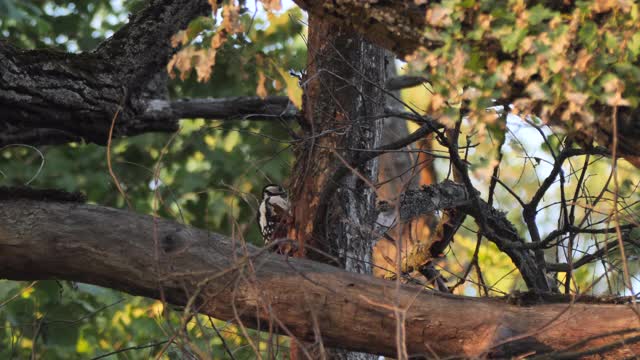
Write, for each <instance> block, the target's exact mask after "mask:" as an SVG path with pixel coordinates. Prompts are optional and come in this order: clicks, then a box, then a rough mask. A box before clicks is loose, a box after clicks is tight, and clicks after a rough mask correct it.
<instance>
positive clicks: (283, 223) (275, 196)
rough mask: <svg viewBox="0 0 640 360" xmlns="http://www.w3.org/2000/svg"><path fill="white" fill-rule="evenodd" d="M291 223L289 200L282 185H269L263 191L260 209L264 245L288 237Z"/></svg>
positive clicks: (259, 223)
mask: <svg viewBox="0 0 640 360" xmlns="http://www.w3.org/2000/svg"><path fill="white" fill-rule="evenodd" d="M290 221H291V213H290V205H289V199H288V197H287V193H286V191H285V190H284V189H283V188H282V186H280V185H276V184H269V185H267V186H265V187H264V188H263V189H262V202H261V203H260V207H259V208H258V225H259V226H260V232H261V233H262V238H263V239H264V244H265V245H269V243H270V242H272V241H275V240H278V239H284V238H286V237H287V227H288V225H289V223H290Z"/></svg>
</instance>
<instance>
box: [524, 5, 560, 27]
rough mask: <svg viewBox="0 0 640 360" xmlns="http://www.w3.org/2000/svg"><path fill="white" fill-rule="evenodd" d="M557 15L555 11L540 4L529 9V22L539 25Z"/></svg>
mask: <svg viewBox="0 0 640 360" xmlns="http://www.w3.org/2000/svg"><path fill="white" fill-rule="evenodd" d="M554 15H555V12H553V11H552V10H549V9H547V8H546V7H544V6H542V5H540V4H538V5H536V6H534V7H532V8H531V9H529V17H528V20H529V24H531V25H538V24H540V23H541V22H543V21H545V20H547V19H550V18H552V17H553V16H554Z"/></svg>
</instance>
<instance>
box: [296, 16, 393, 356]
mask: <svg viewBox="0 0 640 360" xmlns="http://www.w3.org/2000/svg"><path fill="white" fill-rule="evenodd" d="M308 48H309V49H308V54H309V55H308V67H307V75H306V77H305V79H304V83H303V88H304V105H303V112H304V119H303V124H302V125H303V127H304V128H305V138H306V141H305V142H304V144H303V145H302V146H300V147H299V148H298V149H297V153H296V157H297V158H296V163H295V165H294V169H293V174H294V175H293V176H294V178H293V181H292V184H291V188H292V194H293V209H294V210H293V213H294V226H293V228H292V231H291V234H290V235H291V236H293V237H294V238H295V239H297V241H298V244H299V248H298V256H308V257H312V258H314V259H317V260H321V261H325V262H330V263H331V262H332V260H330V258H329V257H327V256H324V255H321V254H320V252H318V251H315V250H314V249H319V250H321V251H323V252H325V253H328V254H329V255H331V257H333V258H334V259H337V260H338V262H339V265H340V266H342V267H344V268H345V269H346V270H349V271H353V272H358V273H371V254H372V248H373V243H374V241H375V240H376V239H375V238H374V236H373V233H372V232H373V225H374V222H375V218H376V213H375V202H376V194H375V189H374V188H373V186H372V185H373V184H375V183H376V182H377V175H378V166H377V161H370V162H368V163H366V164H363V165H361V166H358V167H357V168H355V169H352V171H350V172H349V174H348V175H347V176H345V177H344V178H343V179H341V180H340V181H339V183H338V184H337V185H338V189H337V191H335V192H334V193H333V194H332V196H331V199H326V200H325V201H330V202H329V204H330V205H329V207H328V208H329V211H328V212H327V217H326V218H323V219H322V221H320V222H318V223H317V224H314V222H316V220H317V216H316V215H317V214H316V213H317V211H318V205H319V204H320V202H321V199H320V197H321V193H322V190H323V189H325V187H326V186H327V184H328V183H329V182H330V181H331V180H330V179H331V177H332V175H333V174H334V172H335V170H336V169H337V168H339V167H341V166H344V165H345V164H346V163H351V162H352V161H353V159H354V158H355V156H356V155H357V154H358V150H362V149H372V148H375V147H376V146H378V143H379V142H380V134H381V132H380V127H381V123H380V121H379V119H378V118H379V116H380V114H382V113H383V111H384V99H385V96H384V91H383V90H382V88H383V85H384V82H385V80H386V65H387V64H386V60H387V59H386V57H385V54H386V51H385V50H383V49H382V48H379V47H377V46H375V45H372V44H370V43H368V42H367V41H365V40H364V39H363V38H362V37H361V36H359V35H357V34H355V33H354V32H352V31H350V30H348V29H346V28H342V27H339V26H336V25H335V24H329V23H326V22H323V21H321V20H319V19H317V18H316V17H315V16H313V15H310V19H309V43H308ZM318 226H322V229H318V228H316V227H318ZM318 230H321V231H318ZM319 233H321V234H323V235H322V236H318V234H319ZM372 331H373V329H372ZM312 350H314V349H312ZM329 353H330V357H331V358H334V359H335V358H338V359H369V358H375V357H372V356H370V355H367V354H355V353H347V352H342V351H339V350H332V351H330V352H329ZM292 357H296V351H293V352H292Z"/></svg>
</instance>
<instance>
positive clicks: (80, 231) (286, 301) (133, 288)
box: [0, 197, 640, 356]
mask: <svg viewBox="0 0 640 360" xmlns="http://www.w3.org/2000/svg"><path fill="white" fill-rule="evenodd" d="M0 202H1V205H2V206H0V278H7V279H14V280H33V279H66V280H73V281H80V282H86V283H91V284H96V285H101V286H106V287H110V288H113V289H118V290H122V291H126V292H129V293H132V294H137V295H143V296H148V297H153V298H161V294H163V295H164V299H166V301H168V302H169V303H172V304H176V305H185V304H187V302H188V301H189V299H191V298H192V297H193V298H194V299H195V300H197V301H195V302H193V304H195V306H196V308H197V311H199V312H201V313H204V314H209V315H212V316H215V317H218V318H221V319H225V320H229V319H236V321H237V320H238V319H237V318H236V317H235V315H234V311H237V312H238V314H239V318H240V319H241V320H242V321H243V322H245V324H246V325H249V326H253V327H255V326H256V324H258V323H260V324H268V323H269V321H267V320H268V319H269V318H270V317H276V318H277V319H278V322H279V323H280V324H282V326H285V327H286V328H287V331H289V332H290V333H291V334H293V335H295V336H297V337H298V338H300V339H304V340H313V339H314V326H316V325H317V328H318V329H319V331H320V332H321V334H322V338H323V341H324V343H325V345H329V346H336V347H342V348H347V349H352V350H358V351H366V352H370V353H377V354H383V355H390V356H394V355H395V354H396V341H395V339H394V337H393V336H389V332H388V331H376V330H375V329H393V328H395V326H396V321H395V318H394V316H395V315H394V310H393V306H392V305H391V304H393V303H394V301H395V300H394V299H397V301H398V302H397V303H399V304H400V305H401V306H402V307H403V308H404V309H406V310H407V313H406V321H405V326H406V339H407V343H406V345H407V348H408V350H409V353H410V354H426V353H429V354H430V355H429V356H431V355H432V354H433V352H435V353H436V354H438V355H439V356H450V355H464V356H476V355H481V354H483V353H491V354H494V355H497V354H501V355H503V356H504V355H505V353H507V354H517V353H522V352H524V351H536V350H537V351H549V350H553V349H555V350H558V349H562V348H564V347H567V346H569V345H571V344H573V343H575V342H577V341H580V340H583V339H586V338H587V337H589V336H593V335H597V334H601V333H607V332H612V331H618V330H621V329H630V328H633V327H636V326H637V318H636V317H635V314H634V312H633V310H632V309H630V308H628V307H627V306H616V305H593V304H591V305H587V304H572V305H568V304H555V305H540V306H534V307H517V306H513V305H507V304H505V303H502V302H499V301H496V300H480V299H471V298H464V297H458V296H451V295H447V296H445V295H439V294H435V293H431V292H427V291H425V290H423V289H420V288H417V287H412V286H402V287H400V289H399V290H398V291H395V290H394V288H395V286H396V285H395V284H394V283H393V282H387V281H384V280H379V279H375V278H372V277H369V276H365V275H358V274H354V273H348V272H345V271H342V270H340V269H338V268H334V267H331V266H328V265H323V264H319V263H315V262H312V261H309V260H303V259H285V258H284V257H282V256H279V255H275V254H272V253H268V252H262V253H261V252H260V251H259V249H257V248H255V247H253V246H250V245H247V246H246V250H247V253H245V252H243V251H241V250H240V249H242V248H243V247H240V246H239V244H238V242H234V241H232V240H231V239H228V238H225V237H224V236H222V235H217V234H214V233H211V232H209V231H205V230H199V229H195V228H191V227H187V226H184V225H182V224H179V223H175V222H173V221H169V220H165V219H160V218H153V217H151V216H145V215H138V214H135V213H131V212H127V211H123V210H117V209H112V208H106V207H101V206H93V205H84V204H81V203H74V202H51V201H38V200H26V199H19V200H10V199H6V198H5V199H2V198H1V197H0ZM250 263H252V264H253V266H249V264H250ZM301 304H302V305H301ZM267 309H268V310H267ZM312 312H313V313H315V315H314V316H311V313H312ZM314 320H315V321H316V324H314ZM278 331H279V332H283V330H282V328H280V329H279V330H278ZM631 335H634V334H633V333H632V334H631ZM619 339H620V337H619V336H618V337H605V338H601V339H597V340H595V341H591V342H588V343H587V344H585V347H593V346H597V345H601V344H604V343H608V342H610V341H613V340H619ZM509 340H513V341H509ZM505 341H506V343H505ZM628 348H630V349H631V350H635V351H636V352H638V351H640V346H638V345H637V344H634V345H629V347H628Z"/></svg>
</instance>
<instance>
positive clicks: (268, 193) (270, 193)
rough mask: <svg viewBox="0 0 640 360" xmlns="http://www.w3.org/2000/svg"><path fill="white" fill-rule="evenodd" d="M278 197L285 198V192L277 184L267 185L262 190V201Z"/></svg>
mask: <svg viewBox="0 0 640 360" xmlns="http://www.w3.org/2000/svg"><path fill="white" fill-rule="evenodd" d="M275 196H279V197H282V198H285V199H286V198H287V192H286V191H285V190H284V188H283V187H282V186H280V185H277V184H269V185H267V186H265V187H264V188H263V189H262V200H266V199H268V198H271V197H275Z"/></svg>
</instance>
